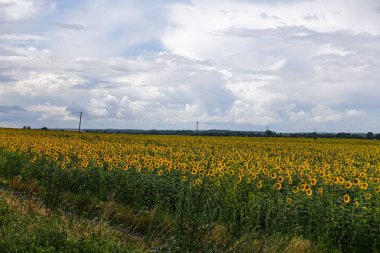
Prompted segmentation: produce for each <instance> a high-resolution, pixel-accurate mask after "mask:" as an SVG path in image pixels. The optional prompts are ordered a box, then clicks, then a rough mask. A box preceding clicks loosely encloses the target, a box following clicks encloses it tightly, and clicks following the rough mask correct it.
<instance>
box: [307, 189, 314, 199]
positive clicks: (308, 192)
mask: <svg viewBox="0 0 380 253" xmlns="http://www.w3.org/2000/svg"><path fill="white" fill-rule="evenodd" d="M305 192H306V195H307V196H308V197H310V196H311V195H313V190H312V189H311V188H307V189H306V191H305Z"/></svg>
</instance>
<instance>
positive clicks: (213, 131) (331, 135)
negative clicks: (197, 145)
mask: <svg viewBox="0 0 380 253" xmlns="http://www.w3.org/2000/svg"><path fill="white" fill-rule="evenodd" d="M86 132H103V133H128V134H148V135H187V136H196V135H198V136H236V137H291V138H314V139H317V138H340V139H376V140H380V133H378V134H374V133H373V132H368V133H367V134H365V133H344V132H341V133H317V132H312V133H276V132H274V131H271V130H267V131H265V132H260V131H231V130H216V129H211V130H199V131H197V132H196V131H194V130H156V129H152V130H138V129H102V130H95V129H94V130H86Z"/></svg>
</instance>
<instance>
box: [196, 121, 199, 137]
mask: <svg viewBox="0 0 380 253" xmlns="http://www.w3.org/2000/svg"><path fill="white" fill-rule="evenodd" d="M198 124H199V122H198V121H197V128H196V129H195V136H197V137H198Z"/></svg>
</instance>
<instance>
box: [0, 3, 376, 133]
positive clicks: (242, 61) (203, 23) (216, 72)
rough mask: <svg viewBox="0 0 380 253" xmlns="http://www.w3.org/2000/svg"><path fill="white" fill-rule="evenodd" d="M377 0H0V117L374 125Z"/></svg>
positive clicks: (342, 128)
mask: <svg viewBox="0 0 380 253" xmlns="http://www.w3.org/2000/svg"><path fill="white" fill-rule="evenodd" d="M378 24H380V1H378V0H366V1H362V0H183V1H182V0H177V1H174V0H156V1H148V0H123V1H122V0H81V1H79V0H0V127H18V128H19V127H22V126H25V125H26V126H31V127H32V128H41V127H48V128H76V127H78V122H79V115H80V112H83V118H82V128H123V129H181V130H182V129H195V127H196V122H197V121H198V122H199V129H203V130H206V129H228V130H251V131H265V130H266V128H267V126H268V127H269V129H271V130H273V131H276V132H314V130H315V129H316V130H317V132H369V131H372V132H375V133H378V132H380V99H379V95H380V26H379V25H378Z"/></svg>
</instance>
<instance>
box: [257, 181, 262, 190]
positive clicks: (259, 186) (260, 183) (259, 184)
mask: <svg viewBox="0 0 380 253" xmlns="http://www.w3.org/2000/svg"><path fill="white" fill-rule="evenodd" d="M262 187H263V182H262V181H259V182H258V183H257V188H259V189H261V188H262Z"/></svg>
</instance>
